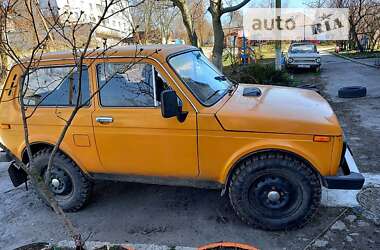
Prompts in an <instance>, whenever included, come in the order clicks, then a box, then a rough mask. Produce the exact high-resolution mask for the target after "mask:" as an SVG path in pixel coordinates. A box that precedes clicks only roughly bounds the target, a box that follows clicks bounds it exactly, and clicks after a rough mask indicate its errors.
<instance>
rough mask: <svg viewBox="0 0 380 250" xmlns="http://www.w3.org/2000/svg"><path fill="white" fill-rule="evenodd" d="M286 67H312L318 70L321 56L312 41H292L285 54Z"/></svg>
mask: <svg viewBox="0 0 380 250" xmlns="http://www.w3.org/2000/svg"><path fill="white" fill-rule="evenodd" d="M286 67H287V68H288V69H296V68H298V69H313V70H314V71H315V72H318V71H319V70H320V68H321V56H320V54H319V52H318V50H317V46H316V45H315V44H313V43H292V44H291V45H290V47H289V49H288V53H287V55H286Z"/></svg>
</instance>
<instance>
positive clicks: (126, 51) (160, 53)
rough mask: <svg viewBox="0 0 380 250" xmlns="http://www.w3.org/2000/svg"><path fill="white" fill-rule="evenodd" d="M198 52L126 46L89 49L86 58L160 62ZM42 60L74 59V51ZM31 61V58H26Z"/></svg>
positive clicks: (183, 47) (184, 47) (186, 48)
mask: <svg viewBox="0 0 380 250" xmlns="http://www.w3.org/2000/svg"><path fill="white" fill-rule="evenodd" d="M189 50H198V48H197V47H194V46H190V45H174V44H170V45H167V44H166V45H163V44H159V45H126V46H116V47H112V48H108V49H88V52H87V54H86V58H94V57H100V56H101V57H103V56H105V57H136V56H139V57H152V58H156V59H158V60H166V58H167V57H168V56H170V55H173V54H177V53H181V52H185V51H189ZM35 58H40V60H42V61H50V60H61V59H73V54H72V51H69V50H67V51H57V52H48V53H44V54H43V55H42V56H41V57H39V56H36V57H35ZM25 60H30V58H25Z"/></svg>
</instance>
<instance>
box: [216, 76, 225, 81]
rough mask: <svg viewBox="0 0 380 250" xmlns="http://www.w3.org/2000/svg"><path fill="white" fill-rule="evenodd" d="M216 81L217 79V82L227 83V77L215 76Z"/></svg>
mask: <svg viewBox="0 0 380 250" xmlns="http://www.w3.org/2000/svg"><path fill="white" fill-rule="evenodd" d="M214 79H215V80H218V81H227V77H226V76H224V75H221V76H215V77H214Z"/></svg>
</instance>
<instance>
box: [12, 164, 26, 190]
mask: <svg viewBox="0 0 380 250" xmlns="http://www.w3.org/2000/svg"><path fill="white" fill-rule="evenodd" d="M8 174H9V177H10V178H11V181H12V183H13V186H15V187H18V186H20V185H21V184H23V183H26V181H27V180H28V175H27V174H26V173H25V171H24V170H23V169H22V168H18V167H17V166H16V165H15V164H14V163H11V165H10V166H9V168H8Z"/></svg>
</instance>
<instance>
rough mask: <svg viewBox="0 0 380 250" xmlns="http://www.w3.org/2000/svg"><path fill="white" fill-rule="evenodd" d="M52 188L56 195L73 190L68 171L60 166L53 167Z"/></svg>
mask: <svg viewBox="0 0 380 250" xmlns="http://www.w3.org/2000/svg"><path fill="white" fill-rule="evenodd" d="M48 183H49V186H50V190H51V191H52V192H53V193H54V194H55V195H66V194H69V193H70V192H71V190H72V182H71V179H70V177H69V176H68V175H67V174H66V172H65V171H64V170H62V169H60V168H53V169H52V170H51V174H50V182H48Z"/></svg>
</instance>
